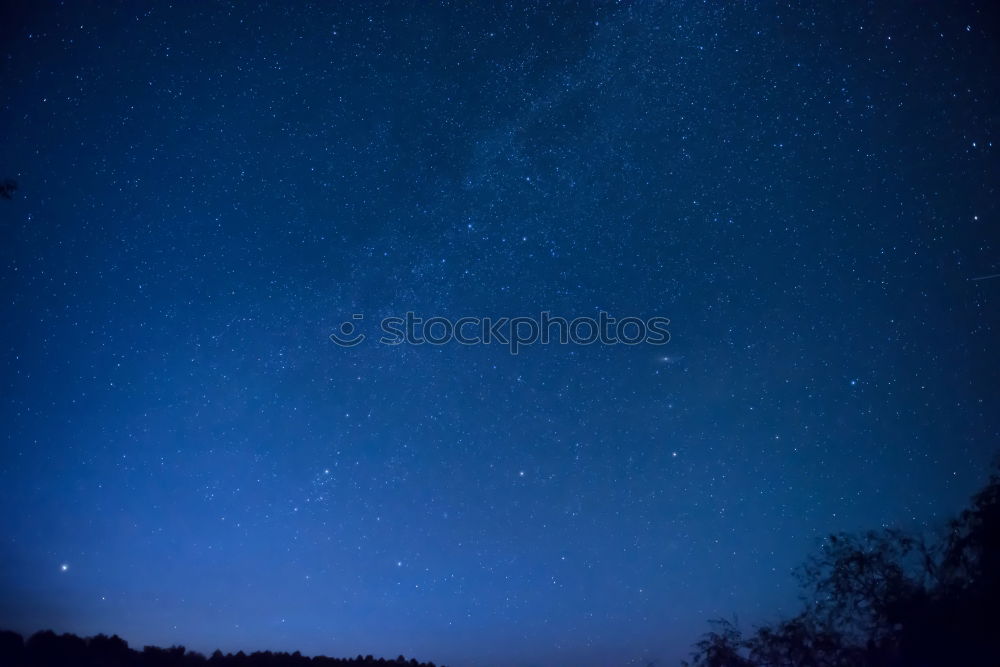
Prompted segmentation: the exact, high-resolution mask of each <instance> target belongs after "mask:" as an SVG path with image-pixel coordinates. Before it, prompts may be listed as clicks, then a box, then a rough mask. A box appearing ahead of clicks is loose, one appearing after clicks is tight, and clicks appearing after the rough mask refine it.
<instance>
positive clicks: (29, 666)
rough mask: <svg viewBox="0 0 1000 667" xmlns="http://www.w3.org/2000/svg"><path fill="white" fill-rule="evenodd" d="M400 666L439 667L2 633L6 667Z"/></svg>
mask: <svg viewBox="0 0 1000 667" xmlns="http://www.w3.org/2000/svg"><path fill="white" fill-rule="evenodd" d="M386 664H399V665H409V666H410V667H435V666H434V663H432V662H427V663H424V662H418V661H417V660H416V659H410V660H409V661H407V660H406V659H405V658H404V657H403V656H399V659H398V660H394V661H392V662H391V663H390V662H387V661H386V660H385V659H384V658H379V659H378V660H376V659H375V658H374V657H372V656H371V655H367V656H363V657H362V656H360V655H359V656H358V657H357V658H328V657H325V656H316V657H313V658H308V657H306V656H303V655H302V654H301V653H299V652H298V651H296V652H295V653H291V654H289V653H273V652H271V651H257V652H254V653H251V654H249V655H247V654H245V653H244V652H243V651H239V652H237V653H235V654H233V653H223V652H222V651H218V650H216V651H215V652H214V653H212V657H211V658H208V659H206V658H205V656H204V655H202V654H201V653H196V652H194V651H188V650H187V649H185V648H184V647H183V646H171V647H170V648H160V647H158V646H145V647H143V649H142V651H141V652H140V651H135V650H133V649H130V648H129V646H128V644H127V643H126V642H125V641H124V640H123V639H121V638H120V637H118V636H117V635H115V636H112V637H108V636H107V635H96V636H94V637H91V638H89V639H86V638H82V637H77V636H76V635H70V634H64V635H57V634H56V633H54V632H52V631H51V630H44V631H42V632H36V633H35V634H33V635H32V636H31V637H29V638H28V641H27V642H25V641H24V640H23V639H22V638H21V635H19V634H17V633H16V632H9V631H5V630H0V666H2V667H205V666H207V665H210V666H212V667H307V666H316V667H340V666H343V667H362V666H364V667H368V666H369V665H386Z"/></svg>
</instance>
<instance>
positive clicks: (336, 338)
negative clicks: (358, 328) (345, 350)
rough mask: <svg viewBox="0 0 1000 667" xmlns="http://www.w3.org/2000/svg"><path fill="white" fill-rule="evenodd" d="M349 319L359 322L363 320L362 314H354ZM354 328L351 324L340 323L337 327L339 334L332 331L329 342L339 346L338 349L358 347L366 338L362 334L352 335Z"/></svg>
mask: <svg viewBox="0 0 1000 667" xmlns="http://www.w3.org/2000/svg"><path fill="white" fill-rule="evenodd" d="M351 319H352V320H354V321H356V322H359V321H361V320H363V319H365V316H364V315H363V314H362V313H354V314H353V315H351ZM354 331H355V326H354V324H353V323H352V322H342V323H341V325H340V327H339V332H338V331H334V332H333V333H332V334H330V340H332V341H333V342H334V343H336V344H337V345H339V346H340V347H354V346H355V345H359V344H360V343H361V342H362V341H364V339H365V338H366V336H365V335H364V334H363V333H354Z"/></svg>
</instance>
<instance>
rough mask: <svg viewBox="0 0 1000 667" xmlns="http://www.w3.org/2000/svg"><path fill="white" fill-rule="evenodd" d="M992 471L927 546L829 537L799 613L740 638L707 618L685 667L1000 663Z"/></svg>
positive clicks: (879, 535) (999, 533)
mask: <svg viewBox="0 0 1000 667" xmlns="http://www.w3.org/2000/svg"><path fill="white" fill-rule="evenodd" d="M998 572H1000V473H998V472H995V473H994V474H993V475H991V477H990V480H989V483H988V484H987V486H986V488H984V489H983V490H982V491H980V492H979V493H977V494H976V495H975V496H973V498H972V503H971V505H970V507H969V508H968V509H966V510H965V511H963V512H962V513H961V514H960V515H959V516H958V517H957V518H955V519H954V520H952V521H951V522H950V523H949V525H948V530H947V532H946V534H945V535H944V536H942V537H941V538H940V539H939V540H937V541H934V542H933V543H928V541H926V540H924V539H923V538H921V537H916V536H912V535H907V534H905V533H902V532H900V531H895V530H883V531H870V532H867V533H863V534H860V535H847V534H840V535H831V536H830V537H829V538H827V540H826V542H825V543H824V544H823V546H822V548H821V550H820V551H819V553H817V554H816V555H814V556H813V557H811V558H810V559H809V560H808V561H807V562H806V564H805V565H804V566H803V567H802V568H801V570H800V572H799V576H800V580H801V582H802V587H803V593H804V594H803V601H804V603H805V609H804V610H803V611H802V612H801V613H800V614H799V615H798V616H796V617H795V618H792V619H790V620H786V621H782V622H780V623H778V624H777V625H775V626H773V627H772V626H766V627H762V628H758V629H757V631H756V632H755V633H754V634H753V635H751V636H749V637H744V636H743V634H742V633H741V632H740V630H739V629H738V627H737V626H736V624H735V623H731V622H729V621H725V620H719V621H714V622H713V624H712V630H711V631H710V632H708V633H707V634H706V635H705V636H704V637H703V638H702V639H701V640H700V641H699V642H698V643H697V644H695V648H696V650H695V652H694V653H693V654H692V662H691V663H690V664H691V665H692V666H694V667H786V666H787V667H792V666H795V667H903V666H910V665H919V666H924V665H926V666H931V665H964V666H967V667H979V666H982V667H996V666H997V665H1000V641H998V640H997V634H996V633H997V631H998V630H1000V578H998Z"/></svg>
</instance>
